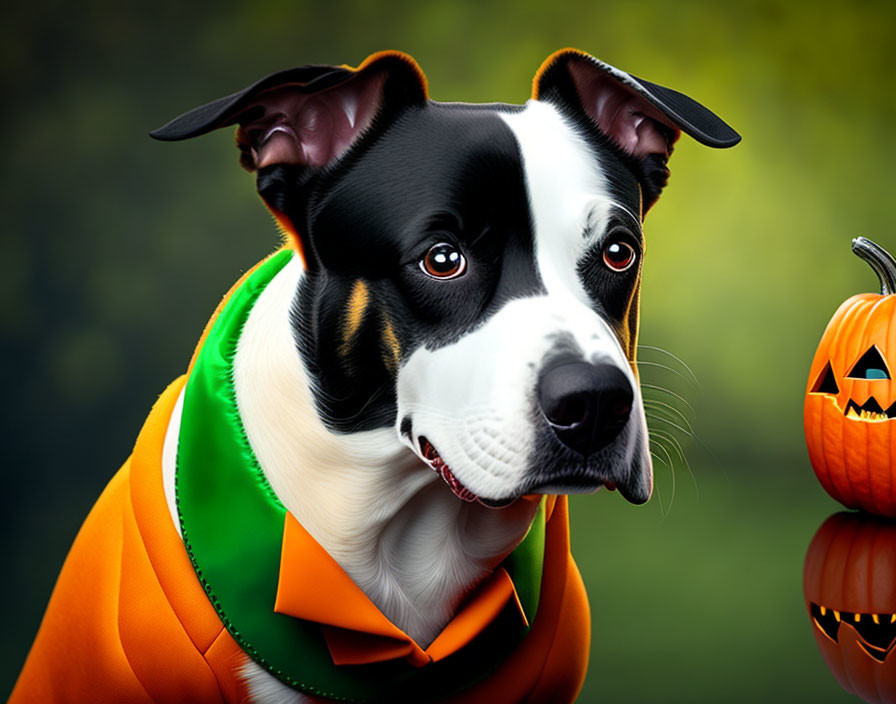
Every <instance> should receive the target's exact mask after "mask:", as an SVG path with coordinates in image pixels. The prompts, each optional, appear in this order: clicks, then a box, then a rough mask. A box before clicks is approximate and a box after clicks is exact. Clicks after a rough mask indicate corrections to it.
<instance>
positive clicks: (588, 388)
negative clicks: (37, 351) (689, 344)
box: [12, 49, 740, 703]
mask: <svg viewBox="0 0 896 704" xmlns="http://www.w3.org/2000/svg"><path fill="white" fill-rule="evenodd" d="M230 125H238V128H237V132H236V142H237V147H238V148H239V152H240V163H241V164H242V166H243V167H245V168H246V169H248V170H249V171H251V172H254V173H256V178H257V189H258V192H259V194H260V195H261V198H262V200H263V201H264V202H265V204H266V205H267V207H268V208H269V209H270V211H271V212H272V213H273V215H274V218H275V219H276V222H277V223H278V225H279V227H280V229H281V230H282V232H283V234H284V238H285V240H286V244H285V245H284V247H283V248H282V249H280V250H279V251H277V252H275V253H274V254H273V255H271V256H270V257H268V258H267V259H265V260H264V261H263V262H262V263H260V264H259V265H257V266H256V267H255V268H254V269H253V270H251V271H250V272H249V273H248V274H247V275H246V276H245V277H243V279H241V280H240V281H239V282H238V283H237V284H236V285H235V287H234V288H233V289H232V290H231V292H230V293H229V294H228V295H227V296H226V297H225V299H224V301H222V304H221V305H220V306H219V308H218V310H217V311H216V312H215V314H214V315H213V316H212V320H211V322H210V323H209V326H208V328H207V329H206V331H205V333H204V334H203V336H202V338H201V340H200V343H199V345H198V346H197V351H196V353H195V354H194V357H193V360H192V361H191V363H190V367H189V370H188V372H187V374H186V375H184V376H183V377H181V378H180V379H178V380H177V381H175V382H174V383H173V384H172V386H171V387H169V389H168V390H167V391H166V392H165V393H164V394H163V395H162V396H161V397H160V399H159V400H158V401H157V403H156V405H155V406H154V408H153V411H152V413H151V414H150V416H149V419H148V420H147V422H146V424H145V426H144V428H143V430H142V431H141V434H140V437H139V438H138V440H137V444H136V446H135V450H134V453H133V455H132V456H131V457H130V459H129V460H128V461H127V462H126V464H125V465H124V467H123V468H122V469H121V471H120V472H119V473H118V474H117V475H116V476H115V478H113V479H112V481H111V483H110V484H109V486H108V487H107V489H106V490H105V492H104V494H103V496H102V497H101V498H100V499H99V501H98V502H97V504H96V506H95V507H94V509H93V510H92V512H91V514H90V516H89V517H88V519H87V520H86V522H85V524H84V526H83V527H82V529H81V531H80V533H79V535H78V537H77V539H76V541H75V543H74V546H73V548H72V550H71V552H70V554H69V557H68V558H67V560H66V563H65V565H64V567H63V569H62V573H61V575H60V578H59V581H58V583H57V585H56V588H55V590H54V594H53V597H52V598H51V601H50V604H49V606H48V609H47V613H46V615H45V617H44V621H43V623H42V625H41V629H40V631H39V633H38V635H37V638H36V640H35V643H34V645H33V647H32V650H31V652H30V654H29V657H28V659H27V661H26V664H25V666H24V669H23V671H22V674H21V675H20V677H19V680H18V682H17V685H16V688H15V690H14V691H13V695H12V701H13V702H24V701H46V702H49V701H93V702H96V701H129V702H130V701H156V702H160V701H196V702H205V701H251V702H296V703H298V702H308V701H331V700H336V701H351V702H366V701H388V702H394V701H413V702H425V701H457V702H461V701H462V702H486V701H488V702H522V701H526V702H564V701H574V699H575V697H576V696H577V694H578V692H579V690H580V688H581V686H582V683H583V681H584V675H585V669H586V665H587V658H588V644H589V638H590V625H589V624H590V620H589V611H588V603H587V600H586V597H585V593H584V587H583V585H582V580H581V577H580V576H579V573H578V571H577V569H576V566H575V563H574V561H573V559H572V556H571V554H570V551H569V539H568V520H567V500H566V495H567V494H571V493H588V492H594V491H597V490H598V489H600V488H601V487H607V488H609V489H618V490H619V492H620V493H621V494H622V496H624V497H625V498H626V499H627V500H628V501H630V502H632V503H634V504H640V503H643V502H645V501H647V499H648V498H649V497H650V494H651V490H652V468H651V461H650V453H649V450H648V436H647V427H646V422H645V416H644V409H643V404H642V400H641V396H640V392H639V386H638V375H637V366H636V362H635V352H636V341H637V332H638V315H639V290H640V276H641V273H640V272H641V261H642V259H643V254H644V240H643V234H642V227H641V226H642V221H643V219H644V216H645V214H646V213H647V211H648V210H649V209H650V208H651V207H652V206H653V204H654V203H655V202H656V200H657V198H658V197H659V195H660V192H661V191H662V189H663V187H664V186H665V184H666V180H667V177H668V169H667V160H668V158H669V156H670V154H671V152H672V148H673V145H674V143H675V141H676V139H677V138H678V137H679V135H680V133H681V132H684V133H686V134H688V135H689V136H691V137H693V138H694V139H696V140H697V141H699V142H701V143H703V144H705V145H708V146H711V147H730V146H733V145H734V144H736V143H737V142H738V141H739V140H740V137H739V135H738V134H737V133H736V132H735V131H734V130H733V129H732V128H731V127H729V126H728V125H727V124H726V123H725V122H723V121H722V120H721V119H720V118H718V117H717V116H716V115H715V114H713V113H712V112H710V111H709V110H707V109H706V108H704V107H703V106H701V105H700V104H698V103H696V102H695V101H693V100H691V99H690V98H688V97H686V96H684V95H682V94H681V93H677V92H675V91H672V90H670V89H667V88H663V87H661V86H658V85H655V84H653V83H650V82H647V81H644V80H641V79H638V78H635V77H633V76H631V75H629V74H627V73H625V72H623V71H620V70H618V69H616V68H613V67H612V66H609V65H608V64H605V63H603V62H601V61H599V60H597V59H595V58H594V57H592V56H590V55H588V54H586V53H584V52H581V51H578V50H574V49H565V50H561V51H559V52H556V53H555V54H553V55H552V56H550V57H549V58H548V59H547V60H546V61H545V62H544V63H543V65H542V66H541V68H540V69H539V70H538V72H537V74H536V75H535V78H534V81H533V92H532V99H531V100H530V101H528V102H527V103H526V104H524V105H506V104H487V105H471V104H462V103H439V102H435V101H432V100H430V99H429V97H428V91H427V82H426V78H425V77H424V75H423V73H422V71H421V70H420V68H419V67H418V65H417V64H416V63H415V62H414V60H413V59H412V58H410V57H409V56H407V55H405V54H402V53H398V52H381V53H378V54H374V55H372V56H370V57H368V58H367V59H366V60H365V61H364V62H363V63H362V64H361V65H360V66H358V67H357V68H351V67H347V66H342V67H335V66H305V67H301V68H295V69H290V70H286V71H281V72H278V73H275V74H273V75H270V76H268V77H266V78H263V79H261V80H260V81H258V82H256V83H254V84H253V85H251V86H249V87H248V88H246V89H245V90H243V91H241V92H239V93H235V94H233V95H230V96H227V97H224V98H221V99H219V100H216V101H214V102H212V103H209V104H207V105H203V106H202V107H199V108H196V109H194V110H192V111H190V112H187V113H185V114H184V115H181V116H180V117H178V118H176V119H174V120H172V121H171V122H169V123H168V124H166V125H165V126H164V127H162V128H159V129H158V130H156V131H155V132H153V133H152V135H153V136H154V137H156V138H158V139H161V140H168V141H173V140H181V139H187V138H191V137H196V136H199V135H202V134H205V133H207V132H209V131H212V130H214V129H218V128H221V127H226V126H230Z"/></svg>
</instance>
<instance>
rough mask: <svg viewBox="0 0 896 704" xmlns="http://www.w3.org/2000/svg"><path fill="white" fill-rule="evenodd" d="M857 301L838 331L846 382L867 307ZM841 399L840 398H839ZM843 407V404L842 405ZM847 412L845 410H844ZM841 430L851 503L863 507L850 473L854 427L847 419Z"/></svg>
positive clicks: (845, 386) (846, 389)
mask: <svg viewBox="0 0 896 704" xmlns="http://www.w3.org/2000/svg"><path fill="white" fill-rule="evenodd" d="M853 298H854V299H857V300H856V305H855V306H853V307H852V308H850V310H849V315H848V317H847V318H846V319H844V320H843V322H842V324H841V326H840V328H839V330H838V331H837V339H838V340H839V339H842V338H843V337H845V338H846V339H847V341H848V342H847V343H846V344H844V345H838V346H837V350H836V351H837V353H838V355H839V356H838V358H837V366H838V367H839V368H840V369H842V370H843V377H842V378H844V380H845V377H846V375H847V374H848V373H849V364H850V360H851V359H855V358H856V354H855V350H851V349H850V346H849V345H850V343H852V344H853V345H855V344H856V342H855V339H856V338H855V335H854V334H853V333H854V332H855V331H854V328H855V327H856V326H857V325H859V324H861V322H862V319H861V316H860V313H862V312H863V310H864V307H865V305H864V304H865V300H864V299H863V298H860V297H858V296H854V297H853ZM847 327H848V332H846V331H844V328H847ZM847 353H848V354H849V358H847ZM843 393H846V397H847V398H849V395H850V393H852V388H851V386H850V385H848V384H846V383H845V381H844V383H843V384H841V389H840V394H841V395H842V394H843ZM838 398H839V397H838ZM841 405H843V404H841ZM844 410H845V409H844ZM836 425H837V426H838V427H840V429H841V442H840V452H841V456H842V459H843V477H844V478H845V479H846V483H847V485H848V487H849V492H848V496H849V501H850V503H851V504H852V505H861V499H860V497H859V494H858V492H857V491H856V487H855V485H854V483H853V477H852V476H851V475H852V473H851V472H850V464H849V452H850V447H851V445H852V443H849V442H847V440H848V439H850V438H849V436H850V435H851V434H852V433H851V432H850V428H851V427H852V425H851V424H850V423H849V422H847V421H846V420H845V419H844V421H843V422H842V423H837V424H836Z"/></svg>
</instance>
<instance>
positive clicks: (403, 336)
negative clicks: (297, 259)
mask: <svg viewBox="0 0 896 704" xmlns="http://www.w3.org/2000/svg"><path fill="white" fill-rule="evenodd" d="M507 109H513V108H512V107H510V106H508V108H507ZM378 129H379V130H380V132H379V134H378V135H377V136H376V139H368V138H365V139H363V140H362V142H361V143H360V144H359V145H358V146H357V148H355V149H353V150H352V151H351V153H350V155H349V156H348V158H347V159H345V160H343V161H341V162H340V163H339V164H338V166H337V167H336V168H334V169H331V170H328V171H324V172H321V173H317V174H312V173H309V170H308V169H302V168H296V167H273V168H272V169H271V170H262V171H263V172H264V173H259V189H260V190H261V191H262V193H263V196H264V197H265V199H266V200H268V202H272V201H273V203H276V207H277V209H278V210H280V211H281V212H283V213H285V214H286V215H287V216H288V217H289V218H290V220H291V221H292V222H293V223H294V224H296V226H297V227H298V228H299V229H300V230H301V232H302V239H303V243H304V244H305V249H306V255H307V256H308V259H309V271H308V273H307V275H306V276H305V278H304V279H303V281H302V283H301V285H300V287H299V292H298V294H297V299H296V304H295V305H294V307H293V316H292V318H293V320H292V322H293V326H294V330H295V336H296V341H297V344H298V347H299V350H300V353H301V355H302V358H303V360H304V362H305V365H306V367H307V368H308V370H309V372H310V374H311V375H312V377H313V378H315V379H316V380H317V382H318V388H317V389H315V394H316V401H317V404H318V409H319V411H320V414H321V417H322V418H323V420H324V422H325V423H326V424H327V425H328V426H329V427H331V428H332V429H334V430H339V431H343V432H353V431H358V430H367V429H371V428H376V427H382V426H386V425H391V424H394V423H395V388H394V375H393V372H392V371H390V369H389V368H388V365H387V364H386V363H385V362H384V359H383V357H384V354H383V353H384V338H388V335H386V333H385V329H386V325H387V324H388V325H389V326H390V328H391V333H392V334H394V337H395V339H397V342H398V345H399V349H400V357H401V358H406V357H407V356H408V355H410V354H411V353H412V352H413V351H414V350H415V349H417V348H418V347H419V346H421V345H422V346H426V347H427V348H430V349H433V348H437V347H440V346H443V345H447V344H450V343H452V342H453V341H455V340H457V339H458V338H459V337H461V336H462V335H465V334H467V333H469V332H470V331H471V330H473V329H475V328H476V327H478V326H479V325H482V324H483V323H484V322H485V321H486V320H487V319H488V318H489V317H490V316H491V315H493V314H494V313H495V312H496V311H497V310H499V309H500V308H501V306H502V305H503V304H504V303H505V302H506V301H508V300H510V299H512V298H516V297H520V296H527V295H534V294H537V293H540V292H543V287H542V285H541V282H540V280H539V278H538V274H537V272H536V270H535V261H534V252H533V246H534V245H533V242H534V237H533V233H532V225H531V221H530V215H529V202H528V196H527V193H526V187H525V179H524V176H523V167H522V162H521V157H520V153H519V147H518V145H517V142H516V139H515V137H514V135H513V133H512V131H511V130H510V128H509V127H508V126H507V125H506V123H504V122H503V120H501V119H500V118H499V117H498V116H497V115H496V114H495V112H494V106H465V105H452V104H448V105H444V104H436V103H433V104H430V106H429V107H427V108H425V109H409V110H407V111H405V112H404V113H402V114H401V115H400V116H399V117H398V118H397V119H396V120H395V121H394V123H393V124H392V125H391V126H389V127H388V128H383V126H382V125H379V126H378ZM440 242H447V243H449V244H451V245H453V246H454V247H456V248H457V249H459V250H460V251H461V252H462V254H463V256H464V257H465V258H466V260H467V269H466V272H465V273H464V274H463V276H460V277H458V278H456V279H450V280H437V279H434V278H432V277H430V276H429V275H427V274H426V273H425V272H424V271H423V270H422V269H421V267H420V261H421V260H422V259H423V257H424V255H425V254H426V252H427V250H428V249H429V248H430V247H432V246H433V245H435V244H438V243H440ZM358 279H361V280H363V281H364V283H365V284H366V285H367V288H368V290H369V292H370V302H369V304H368V314H367V315H365V316H364V320H363V322H362V323H361V326H360V327H359V329H358V331H357V333H356V334H355V336H354V337H353V339H352V344H351V346H350V347H349V348H348V349H347V354H346V355H336V354H334V350H336V349H338V348H339V346H340V344H341V343H342V334H343V329H344V327H343V323H344V315H345V309H346V301H347V299H348V297H349V295H350V293H351V288H352V286H353V285H354V282H355V281H356V280H358ZM371 312H376V313H377V314H371ZM446 383H450V380H446Z"/></svg>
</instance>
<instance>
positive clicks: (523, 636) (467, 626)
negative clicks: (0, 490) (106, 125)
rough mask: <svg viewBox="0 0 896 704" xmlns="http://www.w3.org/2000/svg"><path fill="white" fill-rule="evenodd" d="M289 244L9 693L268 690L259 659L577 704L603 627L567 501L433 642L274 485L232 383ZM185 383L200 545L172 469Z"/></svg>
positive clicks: (106, 520) (315, 688)
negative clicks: (171, 499) (256, 675)
mask: <svg viewBox="0 0 896 704" xmlns="http://www.w3.org/2000/svg"><path fill="white" fill-rule="evenodd" d="M289 256H290V254H289V253H288V252H286V251H281V252H279V253H277V254H275V255H273V256H272V257H270V258H268V259H267V260H265V262H263V263H262V264H260V265H259V266H258V267H256V269H254V270H253V271H251V272H249V274H247V275H246V276H245V277H243V279H241V281H240V282H238V283H237V285H236V286H235V287H234V289H233V290H232V291H231V293H230V294H228V296H227V297H226V298H225V300H224V302H223V303H222V305H221V306H219V309H218V311H216V315H215V316H214V317H213V318H212V322H211V323H210V324H209V328H207V330H206V334H205V335H204V336H203V339H202V340H201V341H200V346H199V348H198V350H197V354H196V355H195V356H194V364H193V365H191V370H190V373H189V375H188V377H181V378H179V379H178V380H176V381H175V382H174V383H173V384H172V385H171V386H170V387H169V388H168V389H167V390H166V391H165V392H164V393H163V394H162V396H161V397H160V398H159V400H158V401H157V402H156V404H155V406H154V407H153V410H152V412H151V413H150V416H149V418H148V419H147V421H146V424H145V425H144V427H143V429H142V431H141V432H140V435H139V437H138V439H137V443H136V446H135V448H134V452H133V454H132V455H131V457H130V458H129V459H128V461H127V462H126V463H125V465H124V466H123V467H122V468H121V470H120V471H119V472H118V473H117V474H116V475H115V477H114V478H113V479H112V481H111V482H110V483H109V485H108V487H107V488H106V490H105V491H104V492H103V494H102V496H101V497H100V499H99V501H98V502H97V503H96V505H95V506H94V508H93V510H92V511H91V512H90V515H89V516H88V517H87V520H86V521H85V523H84V525H83V527H82V528H81V531H80V532H79V533H78V536H77V538H76V539H75V542H74V545H73V546H72V549H71V552H70V553H69V555H68V558H67V559H66V562H65V565H64V566H63V568H62V572H61V574H60V576H59V580H58V582H57V584H56V588H55V590H54V592H53V596H52V597H51V600H50V604H49V606H48V608H47V612H46V614H45V616H44V620H43V623H42V624H41V627H40V631H39V632H38V634H37V638H36V640H35V642H34V645H33V646H32V649H31V652H30V653H29V655H28V659H27V661H26V663H25V667H24V669H23V670H22V673H21V675H20V676H19V680H18V682H17V683H16V686H15V689H14V690H13V693H12V697H11V699H10V701H11V702H13V703H14V704H18V703H19V702H184V701H190V702H244V701H251V699H250V698H249V695H250V693H249V691H248V689H247V686H246V684H245V683H244V681H243V679H242V676H241V670H242V668H243V667H244V665H246V664H247V663H248V661H249V658H251V659H253V660H255V662H256V663H258V664H259V665H260V666H261V667H263V668H265V669H267V670H268V671H269V672H271V673H272V674H273V675H274V676H276V677H277V678H278V679H280V680H281V681H283V682H285V683H286V684H287V685H289V686H292V687H294V688H295V689H297V690H298V691H301V692H304V693H307V694H311V695H316V696H319V697H322V698H325V699H326V698H332V699H335V700H337V701H350V702H365V701H391V702H394V701H413V702H424V701H436V700H438V701H456V702H467V703H471V704H476V703H479V702H482V703H488V704H496V703H503V702H572V701H574V700H575V697H576V695H577V694H578V691H579V689H580V688H581V686H582V682H583V680H584V676H585V668H586V665H587V660H588V647H589V637H590V634H589V628H590V625H589V624H590V621H589V611H588V603H587V600H586V596H585V590H584V586H583V584H582V580H581V577H580V576H579V573H578V570H577V568H576V566H575V563H574V562H573V559H572V556H571V554H570V551H569V530H568V519H567V506H566V497H556V498H555V497H547V499H545V500H543V501H542V505H541V507H540V508H539V510H538V513H537V515H536V518H535V521H534V522H533V524H532V527H531V528H530V530H529V533H528V534H527V536H526V537H525V538H524V540H523V542H522V543H521V544H520V546H519V547H518V548H517V549H516V550H514V552H513V553H511V555H510V556H509V557H508V558H507V559H505V561H504V562H502V564H501V566H499V567H498V568H496V569H495V570H494V572H493V573H492V574H491V575H490V576H489V577H488V578H487V579H486V580H485V582H484V583H483V584H481V585H480V586H479V587H478V588H477V589H476V590H475V591H474V592H473V594H471V595H470V596H469V598H468V599H467V600H466V602H465V603H464V604H462V605H461V608H460V609H459V611H458V613H457V614H456V615H455V617H454V619H453V620H452V621H451V622H450V623H449V624H448V625H447V626H446V627H445V629H444V630H443V631H442V633H441V634H440V635H439V636H438V637H437V638H436V640H435V641H434V642H433V643H432V644H431V645H430V646H429V647H428V648H425V649H424V648H421V647H420V646H419V645H417V644H416V643H415V642H414V641H413V640H412V639H411V638H410V637H409V636H407V635H406V634H404V633H403V632H402V631H401V630H399V629H398V628H397V627H396V626H395V625H394V624H392V623H391V622H389V621H388V619H386V617H385V616H383V615H382V613H381V612H380V611H379V610H378V609H377V608H376V606H374V604H373V603H372V602H371V601H370V600H369V599H367V597H366V596H365V595H364V593H363V592H362V591H361V590H360V589H359V588H358V587H357V585H355V584H354V582H352V581H351V579H350V578H349V577H348V575H347V574H346V573H345V572H343V571H342V569H341V568H340V567H339V565H338V564H337V563H336V562H335V561H334V560H333V559H332V558H331V557H330V556H329V555H328V554H327V553H326V552H325V551H324V550H323V548H321V547H320V545H319V544H317V543H316V542H315V541H314V539H313V538H312V537H311V536H310V535H309V534H308V533H307V532H306V531H305V530H304V529H303V528H302V526H301V525H300V524H299V523H298V521H296V519H295V518H294V517H293V516H292V515H291V514H289V513H288V512H287V511H286V509H285V508H284V507H283V506H282V505H281V504H280V502H279V500H278V499H277V498H276V496H274V495H273V492H272V491H270V487H269V486H268V485H267V482H266V480H265V479H264V477H263V473H262V472H261V470H260V468H259V467H258V465H257V461H256V460H255V459H254V455H253V454H252V451H251V448H249V446H248V442H247V441H246V440H245V434H244V433H243V432H242V424H241V422H240V421H239V419H238V414H236V413H233V411H234V409H235V400H234V397H233V392H232V383H231V384H230V385H229V386H228V382H227V380H228V379H229V378H230V376H229V372H230V371H231V366H230V365H232V358H233V351H234V349H235V344H236V339H237V337H238V334H239V330H240V329H241V326H242V323H243V322H244V321H245V318H246V316H247V315H248V311H249V310H250V309H251V306H252V304H253V303H254V301H255V300H256V298H257V296H258V294H259V293H260V292H261V290H263V288H264V286H265V285H266V284H267V283H268V282H269V281H270V280H271V279H272V278H273V276H274V275H276V273H277V272H278V271H279V270H280V269H281V268H282V267H283V266H284V265H285V264H286V262H287V261H288V259H289ZM182 389H183V390H184V411H183V418H182V421H181V429H180V435H179V443H178V454H177V479H176V487H177V489H176V495H177V506H178V514H179V519H180V522H181V529H182V533H183V539H182V538H181V537H180V536H179V535H178V533H177V531H176V530H175V527H174V525H173V523H172V521H171V516H170V513H169V509H168V504H167V502H166V498H165V493H164V489H163V485H162V471H161V467H162V447H163V443H164V439H165V434H166V431H167V429H168V424H169V420H170V418H171V415H172V410H173V408H174V405H175V402H176V401H177V398H178V396H179V394H180V393H181V390H182ZM222 389H223V390H222Z"/></svg>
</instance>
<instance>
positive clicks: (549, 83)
mask: <svg viewBox="0 0 896 704" xmlns="http://www.w3.org/2000/svg"><path fill="white" fill-rule="evenodd" d="M532 97H533V98H535V99H536V100H544V101H547V102H552V103H555V104H559V105H561V106H563V107H566V108H567V109H571V110H574V111H583V112H584V113H585V114H586V115H587V116H588V118H589V119H590V120H591V122H592V123H593V124H594V125H595V126H596V127H597V128H598V129H599V130H600V131H601V132H602V133H603V134H604V135H606V136H607V137H608V138H609V139H610V140H611V141H612V142H613V143H614V144H615V145H616V146H617V147H619V148H620V149H621V150H622V151H623V152H625V153H626V154H628V155H630V156H631V157H633V159H634V162H635V164H636V165H637V167H638V170H639V171H640V173H639V180H640V181H641V188H642V194H643V201H644V202H643V212H644V213H646V212H647V210H648V209H649V208H650V206H652V205H653V204H654V203H655V202H656V199H657V198H659V195H660V192H661V191H662V189H663V186H665V184H666V180H667V178H668V175H669V171H668V169H667V168H666V161H667V160H668V158H669V156H670V155H671V154H672V147H673V145H674V144H675V141H676V140H677V139H678V137H679V136H680V134H681V132H684V133H685V134H687V135H690V136H691V137H693V138H694V139H696V140H697V141H698V142H700V143H701V144H705V145H707V146H709V147H716V148H723V147H733V146H734V145H735V144H737V143H738V142H739V141H740V135H739V134H738V133H737V132H735V131H734V130H733V129H732V128H731V127H730V126H729V125H728V124H726V123H725V122H724V121H723V120H722V119H721V118H719V117H718V116H717V115H715V114H714V113H713V112H711V111H710V110H708V109H707V108H705V107H703V106H702V105H700V103H698V102H697V101H695V100H692V99H691V98H689V97H688V96H686V95H683V94H682V93H679V92H678V91H674V90H671V89H669V88H664V87H663V86H658V85H656V84H655V83H650V82H649V81H645V80H642V79H640V78H635V77H634V76H632V75H630V74H628V73H625V72H624V71H620V70H619V69H617V68H614V67H613V66H610V65H609V64H605V63H604V62H603V61H599V60H598V59H596V58H594V57H593V56H591V55H590V54H586V53H585V52H582V51H579V50H577V49H562V50H560V51H558V52H555V53H554V54H552V55H551V56H549V57H548V58H547V59H546V60H545V61H544V63H543V64H542V65H541V68H539V70H538V72H537V73H536V74H535V78H534V80H533V82H532Z"/></svg>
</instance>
